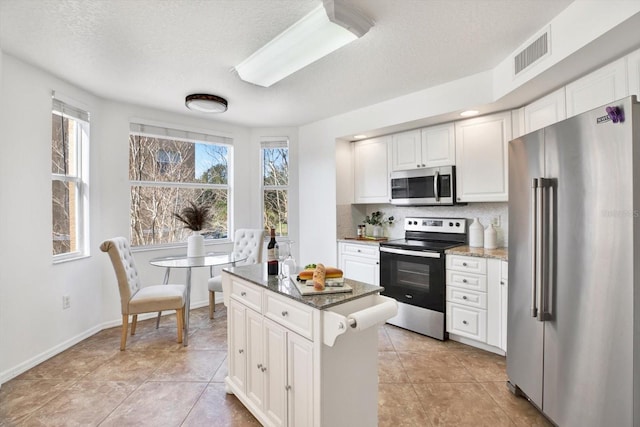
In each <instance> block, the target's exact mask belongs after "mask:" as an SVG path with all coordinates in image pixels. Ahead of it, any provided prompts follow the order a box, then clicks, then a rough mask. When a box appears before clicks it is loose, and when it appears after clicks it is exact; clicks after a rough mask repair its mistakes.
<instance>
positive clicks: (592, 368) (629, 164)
mask: <svg viewBox="0 0 640 427" xmlns="http://www.w3.org/2000/svg"><path fill="white" fill-rule="evenodd" d="M639 215H640V105H638V104H637V100H636V98H635V96H634V97H629V98H625V99H623V100H620V101H617V102H613V103H611V104H608V105H605V106H603V107H601V108H596V109H594V110H592V111H589V112H586V113H583V114H580V115H578V116H575V117H572V118H569V119H566V120H564V121H562V122H559V123H556V124H554V125H552V126H549V127H547V128H544V129H541V130H539V131H536V132H532V133H530V134H527V135H524V136H523V137H520V138H517V139H515V140H513V141H511V142H510V144H509V306H508V332H507V349H508V352H507V374H508V377H509V386H510V388H511V390H512V391H513V392H515V393H517V394H519V393H521V394H524V395H526V397H528V398H529V399H530V401H531V402H532V403H533V404H534V405H536V406H537V407H538V408H539V409H540V410H541V411H542V412H543V413H544V414H545V415H546V416H547V417H548V418H549V419H550V420H551V421H553V422H554V423H555V424H557V425H559V426H563V427H564V426H580V427H585V426H616V427H622V426H640V372H639V370H640V280H639V278H640V222H639V221H640V218H639Z"/></svg>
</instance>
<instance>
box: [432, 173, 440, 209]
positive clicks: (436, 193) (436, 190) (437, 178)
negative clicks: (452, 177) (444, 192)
mask: <svg viewBox="0 0 640 427" xmlns="http://www.w3.org/2000/svg"><path fill="white" fill-rule="evenodd" d="M438 181H440V172H438V171H435V174H434V175H433V195H434V196H435V198H436V202H439V201H440V191H439V190H440V186H439V185H438Z"/></svg>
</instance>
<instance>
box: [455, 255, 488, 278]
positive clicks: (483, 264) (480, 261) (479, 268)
mask: <svg viewBox="0 0 640 427" xmlns="http://www.w3.org/2000/svg"><path fill="white" fill-rule="evenodd" d="M447 269H449V270H456V271H462V272H465V273H477V274H487V260H486V259H485V258H480V257H471V256H461V255H447Z"/></svg>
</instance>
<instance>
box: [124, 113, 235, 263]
mask: <svg viewBox="0 0 640 427" xmlns="http://www.w3.org/2000/svg"><path fill="white" fill-rule="evenodd" d="M132 135H140V136H144V137H149V138H156V139H164V140H174V141H181V142H187V143H191V144H194V145H195V144H209V145H221V146H224V147H225V148H226V149H227V183H226V184H209V183H200V182H176V181H157V180H156V181H146V180H132V179H130V178H128V175H129V169H127V178H128V181H129V190H130V191H129V194H130V195H131V189H132V188H133V187H146V188H184V189H203V190H207V189H211V190H218V189H221V190H226V192H227V237H224V238H219V239H215V238H205V240H204V242H205V245H209V244H223V243H228V242H229V241H231V236H230V234H231V230H232V222H233V221H232V216H231V214H232V212H233V197H232V190H233V139H231V138H229V137H226V136H221V135H216V134H215V133H214V132H212V131H206V130H197V131H193V130H186V129H184V130H183V129H182V128H181V127H180V126H173V125H163V124H155V123H154V124H147V122H146V121H140V120H134V121H131V122H130V129H129V134H128V137H129V138H131V136H132ZM127 147H129V145H128V144H127ZM127 149H128V150H129V148H127ZM155 161H157V158H156V159H155ZM129 222H130V223H131V196H129ZM129 238H130V239H133V236H131V226H130V227H129ZM131 242H132V250H134V251H145V250H155V249H167V248H172V247H186V244H187V241H186V239H184V240H180V241H174V242H167V243H156V244H149V245H135V246H134V245H133V240H131Z"/></svg>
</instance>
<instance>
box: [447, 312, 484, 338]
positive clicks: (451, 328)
mask: <svg viewBox="0 0 640 427" xmlns="http://www.w3.org/2000/svg"><path fill="white" fill-rule="evenodd" d="M447 332H449V333H452V334H457V335H460V336H463V337H467V338H472V339H474V340H478V341H482V342H486V341H487V311H486V310H482V309H480V308H473V307H466V306H463V305H458V304H454V303H447Z"/></svg>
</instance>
